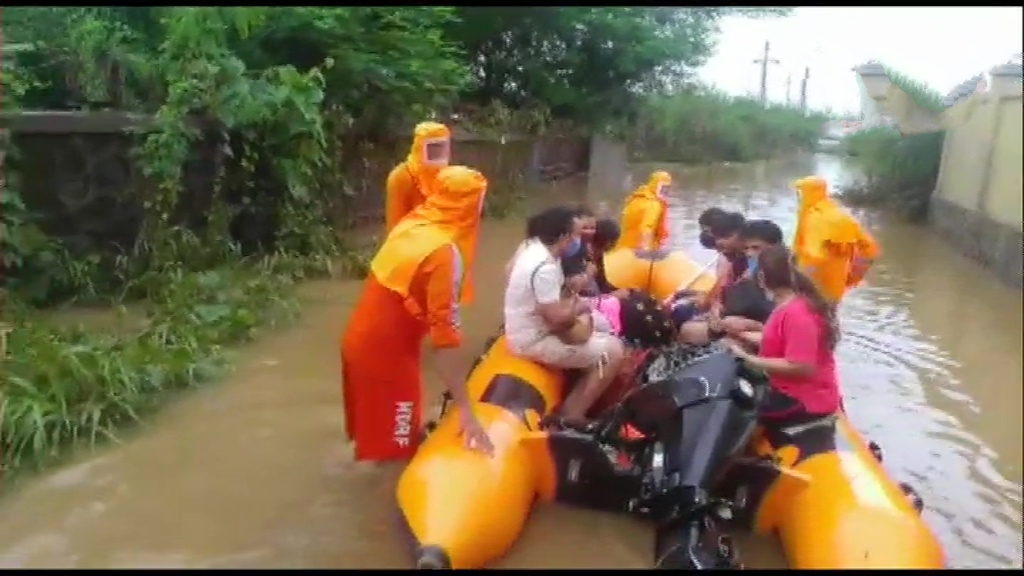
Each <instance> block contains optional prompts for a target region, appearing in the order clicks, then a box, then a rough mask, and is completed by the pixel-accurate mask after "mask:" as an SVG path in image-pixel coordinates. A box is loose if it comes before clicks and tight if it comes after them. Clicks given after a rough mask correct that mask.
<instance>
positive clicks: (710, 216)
mask: <svg viewBox="0 0 1024 576" xmlns="http://www.w3.org/2000/svg"><path fill="white" fill-rule="evenodd" d="M726 214H728V212H726V211H725V210H722V209H721V208H719V207H718V206H712V207H711V208H708V209H707V210H705V211H703V212H701V213H700V216H698V217H697V225H698V226H700V227H701V228H709V227H711V223H712V222H714V221H715V220H716V219H717V218H720V217H722V216H725V215H726Z"/></svg>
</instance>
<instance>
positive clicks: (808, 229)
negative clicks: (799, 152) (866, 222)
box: [793, 176, 860, 252]
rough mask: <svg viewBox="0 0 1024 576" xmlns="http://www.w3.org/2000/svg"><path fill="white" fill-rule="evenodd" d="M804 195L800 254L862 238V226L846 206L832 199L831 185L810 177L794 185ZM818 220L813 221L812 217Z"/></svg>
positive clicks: (797, 243)
mask: <svg viewBox="0 0 1024 576" xmlns="http://www.w3.org/2000/svg"><path fill="white" fill-rule="evenodd" d="M793 186H794V187H795V188H796V191H797V194H799V196H800V208H799V212H798V215H797V226H796V238H795V241H794V244H795V247H796V248H797V250H798V252H800V251H807V250H816V248H815V247H817V246H821V245H822V244H823V243H824V242H828V243H831V244H837V245H839V244H853V243H856V242H857V240H858V238H859V233H860V225H859V224H857V222H856V221H855V220H854V219H853V218H852V217H851V216H850V215H849V214H847V213H846V210H844V209H843V208H842V206H839V205H837V204H836V203H835V202H833V201H832V199H831V198H829V195H828V182H827V181H826V180H825V179H824V178H821V177H818V176H807V177H806V178H801V179H800V180H797V181H796V182H794V183H793ZM812 215H813V216H814V221H813V222H812V221H810V220H809V219H810V218H811V216H812Z"/></svg>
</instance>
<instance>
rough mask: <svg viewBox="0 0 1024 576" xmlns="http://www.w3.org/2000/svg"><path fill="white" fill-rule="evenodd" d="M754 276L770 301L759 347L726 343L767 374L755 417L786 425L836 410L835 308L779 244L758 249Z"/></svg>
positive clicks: (802, 421)
mask: <svg viewBox="0 0 1024 576" xmlns="http://www.w3.org/2000/svg"><path fill="white" fill-rule="evenodd" d="M757 279H758V283H759V284H760V285H761V287H762V288H763V289H764V290H765V291H766V292H767V293H768V294H769V297H770V298H771V299H772V300H773V301H774V302H775V309H774V311H773V312H772V314H771V316H769V318H768V321H767V322H766V323H765V326H764V331H763V333H762V336H761V350H760V352H759V354H757V355H754V354H751V353H749V352H747V351H746V350H744V349H743V347H742V346H740V345H739V344H738V343H731V344H730V347H731V348H732V350H733V352H734V353H735V354H736V356H738V357H739V358H742V359H743V360H745V361H746V362H747V363H748V364H749V365H750V366H751V367H753V368H758V369H761V370H763V371H764V372H765V373H767V374H768V378H769V382H770V389H769V391H768V393H767V395H766V396H765V399H764V403H763V404H762V409H761V414H760V418H761V419H762V421H764V422H765V423H769V424H774V425H776V426H780V425H781V426H790V425H794V424H800V423H804V422H808V421H811V420H814V419H817V418H820V417H822V416H827V415H829V414H834V413H836V412H837V411H839V410H840V409H841V404H842V397H841V394H840V391H839V381H838V379H837V376H836V361H835V348H836V344H837V343H838V342H839V323H838V320H837V319H836V316H835V309H834V308H833V307H832V306H831V305H830V304H829V303H828V302H827V301H826V300H825V299H824V298H823V297H822V295H821V294H820V293H819V292H818V290H817V288H815V287H814V284H813V283H812V282H811V281H810V279H808V278H807V277H806V276H804V275H803V274H801V273H800V272H799V271H797V270H796V269H795V268H794V266H793V265H792V263H791V261H790V254H789V251H788V250H786V248H785V247H783V246H772V247H770V248H767V249H765V250H764V251H763V252H761V254H760V256H759V257H758V259H757Z"/></svg>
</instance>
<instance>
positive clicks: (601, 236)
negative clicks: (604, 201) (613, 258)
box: [593, 218, 622, 251]
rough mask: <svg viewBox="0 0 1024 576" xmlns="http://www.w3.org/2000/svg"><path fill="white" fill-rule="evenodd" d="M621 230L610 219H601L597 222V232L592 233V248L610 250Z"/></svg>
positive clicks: (617, 239) (617, 224)
mask: <svg viewBox="0 0 1024 576" xmlns="http://www.w3.org/2000/svg"><path fill="white" fill-rule="evenodd" d="M621 235H622V230H621V229H620V228H619V223H618V222H616V221H615V220H612V219H611V218H601V219H600V220H598V221H597V230H596V231H595V232H594V240H593V243H594V248H596V249H598V250H602V251H604V250H610V249H611V248H612V246H615V243H616V242H618V241H619V236H621Z"/></svg>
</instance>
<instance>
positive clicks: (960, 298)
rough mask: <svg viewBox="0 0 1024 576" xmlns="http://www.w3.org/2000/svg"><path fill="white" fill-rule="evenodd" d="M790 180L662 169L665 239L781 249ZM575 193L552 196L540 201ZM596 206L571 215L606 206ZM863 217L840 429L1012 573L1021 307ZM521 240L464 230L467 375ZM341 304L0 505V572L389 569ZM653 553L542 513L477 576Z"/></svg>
mask: <svg viewBox="0 0 1024 576" xmlns="http://www.w3.org/2000/svg"><path fill="white" fill-rule="evenodd" d="M646 168H647V167H637V170H638V173H637V178H638V179H639V178H644V177H645V176H646V173H644V171H645V170H646ZM811 172H817V173H819V174H822V175H824V176H829V177H841V176H842V175H843V172H842V166H841V165H840V164H839V163H838V161H837V160H835V159H832V158H829V157H824V156H820V157H816V158H813V159H806V160H803V161H799V162H791V163H784V164H777V165H761V166H756V167H715V168H702V169H696V170H689V171H685V172H677V177H678V179H679V181H680V182H681V183H682V187H681V188H682V190H681V191H680V192H679V194H678V198H677V199H676V200H675V202H676V204H675V206H674V215H675V216H676V217H675V218H674V221H675V226H676V229H675V235H674V237H675V239H677V240H678V241H679V244H680V246H682V247H685V248H686V249H687V250H688V251H690V252H691V254H693V255H694V256H695V257H696V258H697V260H698V261H700V262H702V263H703V262H704V261H706V260H707V259H710V257H711V255H710V254H709V253H707V252H706V251H704V250H701V249H700V248H699V247H698V246H697V244H696V233H695V225H694V222H695V220H696V215H697V214H698V213H699V212H700V211H701V210H702V209H704V208H706V207H708V206H711V205H721V206H723V207H725V208H732V209H739V210H743V211H744V212H746V213H748V214H751V215H758V216H763V217H769V218H773V219H775V220H777V221H778V222H779V223H780V225H782V226H783V228H784V229H785V230H786V231H787V232H788V233H790V234H791V233H792V229H793V215H794V213H795V205H796V200H795V197H794V195H793V192H792V191H791V190H790V189H789V188H788V186H787V184H788V183H789V182H790V181H792V180H793V179H795V178H796V177H799V176H802V175H805V174H807V173H811ZM583 188H584V186H582V185H579V184H567V185H564V186H563V189H562V190H560V191H559V193H558V197H561V198H564V197H568V196H572V195H581V194H582V192H583ZM602 192H608V191H592V198H593V199H598V200H599V199H605V200H610V201H611V202H613V203H616V204H617V202H618V201H619V200H620V199H621V197H622V191H621V190H616V191H614V195H612V194H611V193H605V194H602ZM552 195H553V194H552ZM550 196H551V195H549V197H550ZM616 204H613V205H616ZM864 218H865V220H866V221H868V222H870V224H871V226H872V228H873V229H874V230H875V232H876V234H877V235H878V237H879V239H880V240H881V242H882V245H883V247H884V249H885V256H884V258H883V260H882V261H881V262H879V264H878V265H877V266H876V267H875V270H874V271H873V272H872V275H871V276H870V277H869V282H868V285H866V286H865V287H862V288H860V289H858V290H857V291H855V292H853V293H852V294H851V295H850V296H849V297H848V298H847V300H846V301H845V302H844V305H843V308H842V319H843V322H844V325H843V328H844V341H843V343H842V344H841V348H840V362H841V370H842V376H843V386H844V389H845V393H846V396H847V404H848V408H849V409H850V412H851V415H852V418H853V420H854V422H855V423H856V424H857V425H858V426H859V427H860V428H861V429H862V430H864V431H865V432H866V433H867V434H868V435H869V436H870V437H871V438H873V439H874V440H876V441H878V442H879V443H880V444H881V445H882V448H883V450H884V451H885V465H886V466H887V467H888V468H889V470H891V471H892V472H893V473H894V475H895V476H896V477H897V478H899V479H901V480H908V481H910V482H912V483H913V484H915V485H916V486H917V487H918V489H919V491H920V492H921V493H922V495H923V497H924V499H925V503H926V506H927V509H928V510H927V512H926V514H927V519H928V521H929V523H930V524H931V525H932V526H933V527H934V528H935V529H936V531H937V532H938V533H939V535H940V537H941V538H942V540H943V542H944V544H945V545H946V548H947V551H948V554H949V557H950V561H951V564H952V566H954V567H957V568H967V567H975V568H977V567H990V568H996V567H1010V566H1016V567H1020V566H1021V562H1022V560H1021V503H1022V501H1021V479H1022V472H1021V469H1022V458H1021V449H1022V440H1021V438H1022V436H1024V432H1022V424H1021V406H1022V399H1024V396H1022V385H1021V382H1022V381H1024V371H1022V360H1021V349H1022V341H1021V340H1022V339H1021V329H1022V323H1021V311H1022V305H1021V301H1020V293H1019V292H1017V291H1015V290H1011V289H1009V288H1005V287H1003V286H1002V285H1000V284H998V283H997V281H996V280H995V279H994V277H992V276H990V275H989V274H988V273H986V272H984V271H982V270H981V269H980V268H979V267H978V266H977V265H975V264H973V263H971V262H969V261H967V260H966V259H964V258H961V257H959V256H957V255H955V254H952V253H951V252H950V251H949V250H948V249H947V248H946V247H945V246H944V245H943V244H942V243H941V242H940V241H939V240H938V239H937V238H935V237H934V236H932V235H931V234H930V233H929V232H928V231H927V230H925V229H921V228H917V227H911V226H907V225H904V224H899V223H893V222H888V221H886V220H884V219H882V218H879V217H877V216H876V215H873V214H865V215H864ZM521 234H522V224H521V222H488V223H487V224H486V226H485V233H484V235H483V238H482V243H481V250H480V254H482V255H485V256H484V257H482V258H481V259H480V261H479V262H478V269H477V277H478V279H479V280H478V285H479V286H492V287H493V288H492V289H481V290H479V292H480V293H479V294H478V299H479V302H478V303H477V304H476V305H475V306H473V308H472V309H470V310H468V311H467V314H466V318H465V319H466V321H467V322H466V330H467V336H468V341H469V343H470V344H469V346H468V347H467V349H466V350H465V362H466V364H467V366H468V364H469V361H470V359H471V356H472V355H474V354H475V353H476V352H478V350H479V347H480V346H481V345H482V342H483V341H484V339H485V338H486V337H487V336H489V335H490V334H491V333H492V332H493V331H494V329H495V327H496V326H497V325H498V323H499V322H500V298H501V289H500V285H499V284H498V278H500V276H501V268H502V266H503V264H504V262H505V259H506V258H507V256H508V255H509V253H510V252H511V250H512V248H513V246H514V244H515V242H516V241H517V240H518V239H519V238H520V237H521ZM359 287H360V284H359V283H358V282H338V281H333V282H329V281H323V282H314V283H310V284H308V285H306V286H304V287H303V289H302V298H303V301H304V303H305V307H304V310H305V313H304V315H303V318H302V319H301V320H300V322H299V323H298V324H297V325H296V326H294V327H292V328H290V329H288V330H283V331H280V332H276V333H273V334H270V335H268V336H266V337H264V338H262V339H261V340H260V341H259V342H256V343H255V344H253V345H251V346H248V347H246V348H243V349H241V350H239V351H238V353H237V354H236V362H235V363H236V366H237V369H236V371H235V373H234V375H233V376H232V377H231V378H230V379H229V380H228V381H226V382H224V383H221V384H217V385H213V386H210V387H208V388H206V389H203V390H200V391H198V392H195V393H193V394H190V395H188V396H187V397H184V398H182V399H180V400H179V401H178V402H176V403H175V404H174V405H172V406H169V407H168V408H167V409H165V410H163V411H162V412H161V413H160V414H159V415H158V416H157V417H156V418H154V419H153V420H151V421H150V423H149V424H148V425H147V426H146V429H145V430H142V431H140V432H139V433H132V434H131V435H130V436H126V440H125V442H124V444H122V445H120V446H114V447H111V448H110V449H107V450H103V451H101V452H100V453H99V454H97V455H96V456H94V457H91V458H88V459H84V460H80V461H78V462H77V463H74V464H72V465H69V466H67V467H65V468H63V469H61V470H58V471H56V472H54V473H51V474H48V475H45V476H43V477H41V478H38V479H35V480H33V481H31V482H30V483H28V485H26V486H25V487H23V488H21V489H19V490H18V491H16V492H14V493H12V494H9V495H8V496H7V497H6V498H4V499H3V500H0V568H13V567H51V568H59V567H77V568H108V567H190V568H192V567H194V568H198V567H209V568H228V567H234V568H277V567H282V568H387V567H394V568H402V567H408V565H409V564H408V557H407V555H406V554H407V549H406V548H405V542H404V541H403V540H402V539H401V537H400V535H399V531H398V530H396V526H397V510H396V509H395V506H394V496H393V488H394V481H395V479H396V478H397V476H398V473H399V471H400V467H399V466H390V467H386V468H383V469H381V468H375V467H372V466H365V465H356V464H354V463H353V462H352V459H351V454H350V452H349V449H348V448H347V447H345V446H344V444H343V442H342V420H341V407H340V397H341V394H340V390H339V375H338V373H339V367H338V350H337V341H338V335H339V334H340V332H341V329H342V327H343V326H344V325H345V322H346V315H347V314H348V312H349V310H350V309H351V305H352V304H353V302H354V299H355V297H356V296H357V294H358V291H359ZM433 390H434V391H437V390H438V388H437V386H436V383H435V384H434V388H433ZM129 438H130V439H129ZM652 536H653V535H652V531H651V530H650V529H649V527H647V526H645V525H643V524H641V523H639V522H635V521H632V520H630V519H628V518H622V517H616V516H612V515H607V514H598V513H593V512H588V511H582V510H572V509H567V508H563V507H557V506H542V507H539V508H538V509H537V511H536V513H535V514H534V516H533V517H532V518H531V520H530V523H529V525H528V527H527V530H526V533H525V534H524V536H523V538H522V539H521V541H520V542H519V544H518V545H517V546H516V547H515V549H514V550H513V552H512V553H511V554H510V556H509V557H508V558H506V559H505V560H503V561H502V562H501V563H500V564H499V566H497V567H505V568H513V567H515V568H642V567H648V566H650V563H651V553H652V546H653V544H652ZM740 545H741V548H740V551H741V554H742V555H743V559H744V561H745V562H746V563H747V564H748V565H749V566H752V567H775V566H778V565H780V563H781V559H780V558H779V555H778V552H777V550H776V549H775V547H774V546H773V545H772V544H771V543H769V542H766V541H762V540H759V539H753V538H743V539H742V540H741V541H740Z"/></svg>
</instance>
